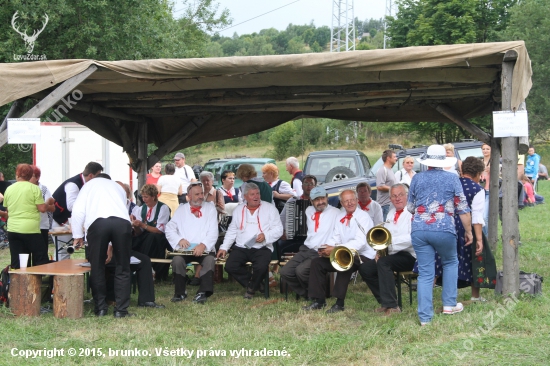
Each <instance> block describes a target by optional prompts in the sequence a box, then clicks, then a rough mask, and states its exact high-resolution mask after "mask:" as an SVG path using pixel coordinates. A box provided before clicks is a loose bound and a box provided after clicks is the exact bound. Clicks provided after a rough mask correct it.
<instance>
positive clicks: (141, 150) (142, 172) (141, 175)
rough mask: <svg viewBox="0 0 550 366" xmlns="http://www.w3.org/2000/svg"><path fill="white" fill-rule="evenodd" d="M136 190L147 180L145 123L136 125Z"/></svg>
mask: <svg viewBox="0 0 550 366" xmlns="http://www.w3.org/2000/svg"><path fill="white" fill-rule="evenodd" d="M137 146H138V161H139V166H138V170H137V174H138V192H139V190H140V189H141V187H143V186H144V185H145V182H146V181H147V123H140V124H139V126H138V143H137Z"/></svg>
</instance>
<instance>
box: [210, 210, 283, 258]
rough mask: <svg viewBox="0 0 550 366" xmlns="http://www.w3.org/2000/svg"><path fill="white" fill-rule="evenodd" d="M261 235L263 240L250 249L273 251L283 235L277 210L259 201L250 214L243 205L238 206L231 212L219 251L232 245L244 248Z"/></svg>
mask: <svg viewBox="0 0 550 366" xmlns="http://www.w3.org/2000/svg"><path fill="white" fill-rule="evenodd" d="M261 233H263V234H264V235H265V240H264V241H263V242H261V243H255V244H254V245H253V246H252V247H253V248H255V249H261V248H262V247H264V246H265V247H267V248H269V250H271V251H273V243H274V242H275V241H277V240H279V238H280V237H281V235H283V225H282V224H281V220H280V218H279V211H277V208H275V206H274V205H272V204H271V203H269V202H265V201H261V204H260V206H259V207H258V208H257V209H256V211H254V213H253V214H251V213H250V211H249V210H248V209H247V208H246V205H245V204H239V205H238V206H237V207H236V208H235V210H234V211H233V220H232V221H231V224H230V225H229V228H228V229H227V232H226V233H225V238H224V240H223V244H222V245H221V247H220V249H222V250H228V249H229V248H231V245H233V243H235V245H236V246H238V247H239V248H246V246H245V245H244V244H245V243H246V242H248V241H249V240H250V239H252V237H254V236H255V235H259V234H261Z"/></svg>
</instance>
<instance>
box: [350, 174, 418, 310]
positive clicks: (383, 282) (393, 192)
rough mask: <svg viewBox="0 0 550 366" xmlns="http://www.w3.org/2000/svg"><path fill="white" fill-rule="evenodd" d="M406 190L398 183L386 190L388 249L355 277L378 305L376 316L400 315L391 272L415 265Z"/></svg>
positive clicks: (366, 264)
mask: <svg viewBox="0 0 550 366" xmlns="http://www.w3.org/2000/svg"><path fill="white" fill-rule="evenodd" d="M408 193H409V190H408V189H407V186H406V185H404V184H402V183H398V184H394V185H393V186H392V187H391V189H390V199H391V203H392V204H393V206H394V207H392V209H390V212H389V213H388V218H387V221H386V223H385V224H384V227H385V228H386V229H388V230H389V231H390V233H391V238H392V241H391V245H390V246H389V247H388V255H386V256H384V257H380V256H379V255H378V254H376V258H375V260H374V261H369V262H365V263H363V264H362V265H361V266H360V267H359V273H360V274H361V277H363V280H364V281H365V282H366V283H367V285H368V286H369V288H370V290H371V291H372V293H373V295H374V297H375V298H376V300H377V301H378V303H379V304H380V305H381V307H380V308H378V309H376V310H375V311H376V312H380V313H382V312H383V313H385V315H391V314H393V313H400V312H401V309H400V308H399V306H397V296H396V294H395V277H394V275H393V273H394V272H406V271H412V269H413V267H414V262H415V261H416V253H415V252H414V249H413V246H412V241H411V217H412V215H411V213H410V212H409V211H408V210H405V209H404V208H405V206H406V205H407V195H408Z"/></svg>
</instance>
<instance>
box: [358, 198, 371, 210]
mask: <svg viewBox="0 0 550 366" xmlns="http://www.w3.org/2000/svg"><path fill="white" fill-rule="evenodd" d="M371 202H372V200H368V201H367V203H366V204H365V205H363V204H362V203H361V202H359V207H361V210H363V211H368V210H369V208H368V205H370V203H371Z"/></svg>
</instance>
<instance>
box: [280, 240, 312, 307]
mask: <svg viewBox="0 0 550 366" xmlns="http://www.w3.org/2000/svg"><path fill="white" fill-rule="evenodd" d="M318 257H319V253H318V252H317V251H316V250H313V249H309V248H308V247H306V246H305V245H302V246H301V247H300V251H299V252H298V253H296V255H294V257H292V259H291V260H290V261H289V262H288V263H287V264H285V265H284V266H283V267H281V270H280V272H279V273H280V274H281V277H282V278H284V279H285V281H286V282H287V283H288V286H290V288H291V289H292V290H293V291H294V292H295V293H296V294H298V295H300V296H303V297H305V296H306V295H307V294H308V284H309V273H310V269H311V260H312V259H314V258H318Z"/></svg>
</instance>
